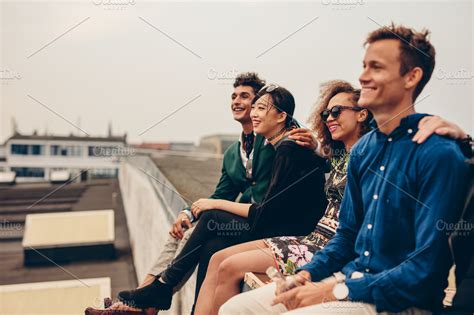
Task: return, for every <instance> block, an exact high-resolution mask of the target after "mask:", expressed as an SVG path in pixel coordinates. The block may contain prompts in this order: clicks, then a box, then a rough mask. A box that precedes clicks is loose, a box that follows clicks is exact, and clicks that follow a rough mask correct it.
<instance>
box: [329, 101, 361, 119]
mask: <svg viewBox="0 0 474 315" xmlns="http://www.w3.org/2000/svg"><path fill="white" fill-rule="evenodd" d="M345 109H349V110H353V111H356V112H360V111H361V110H363V109H364V108H362V107H359V106H342V105H336V106H334V107H333V108H331V109H325V110H323V111H322V112H321V114H320V115H321V119H322V121H324V122H326V121H328V118H329V116H332V117H333V118H334V119H337V118H338V117H339V115H341V113H342V111H343V110H345Z"/></svg>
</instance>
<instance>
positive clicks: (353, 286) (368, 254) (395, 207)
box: [221, 25, 468, 314]
mask: <svg viewBox="0 0 474 315" xmlns="http://www.w3.org/2000/svg"><path fill="white" fill-rule="evenodd" d="M427 35H428V32H422V33H420V32H415V31H413V30H411V29H409V28H406V27H403V26H398V27H396V26H394V25H392V26H391V27H389V28H381V29H378V30H376V31H374V32H372V33H370V34H369V36H368V38H367V41H366V45H367V49H366V53H365V57H364V62H363V65H364V69H363V72H362V74H361V76H360V78H359V80H360V83H361V86H362V93H361V97H360V100H359V105H360V106H363V107H366V108H367V109H369V110H371V112H372V113H373V114H374V118H375V120H376V122H377V125H378V128H376V129H375V130H373V131H372V132H370V133H368V134H367V135H365V136H364V137H362V138H361V139H360V140H359V142H358V143H357V144H356V145H355V146H354V147H353V148H352V151H351V155H350V162H349V166H348V176H347V184H346V185H347V186H346V190H345V193H344V198H343V201H342V205H341V210H340V215H339V221H340V222H339V227H338V229H337V232H336V235H335V236H334V238H333V239H332V240H331V241H330V242H329V243H328V244H327V245H326V247H325V248H323V249H322V250H321V251H319V252H317V253H316V254H315V255H314V257H313V259H312V261H311V262H310V263H308V264H307V265H305V266H304V267H303V268H301V271H300V272H299V273H298V275H296V276H295V277H294V279H295V280H297V281H299V282H301V283H304V285H302V286H299V287H296V288H294V289H291V290H289V291H287V292H284V293H280V294H278V295H277V296H276V297H275V299H274V301H273V303H274V305H275V306H274V308H273V309H272V310H271V311H272V312H281V311H284V310H285V309H286V310H288V309H289V310H292V309H295V310H294V311H291V312H288V313H285V314H332V313H338V312H341V311H342V312H344V313H346V314H375V313H376V312H400V313H403V314H429V313H430V311H436V310H438V309H440V308H441V302H442V300H443V297H444V289H445V288H446V287H447V277H448V272H449V268H450V267H451V265H452V260H451V256H450V253H449V249H448V235H449V231H448V230H446V229H444V228H442V227H446V226H449V224H450V223H455V222H456V221H457V219H458V218H459V215H460V212H461V209H462V201H463V198H464V194H465V191H466V186H467V175H468V167H467V165H466V164H465V163H464V160H465V157H464V156H463V155H462V153H461V150H460V148H459V147H458V145H457V144H456V142H455V141H453V140H451V139H447V138H443V137H441V136H438V135H433V136H431V137H430V138H429V139H427V140H426V142H425V143H423V144H421V145H420V144H418V143H416V141H415V140H416V139H413V136H414V135H415V133H416V132H417V130H418V122H419V121H420V119H422V118H423V117H425V116H426V115H425V114H417V113H415V110H414V103H415V99H416V98H417V97H418V95H419V94H420V93H421V91H422V89H423V87H424V86H425V85H426V83H427V82H428V81H429V79H430V77H431V74H432V72H433V69H434V64H435V50H434V48H433V46H432V45H431V43H430V42H429V41H428V39H427ZM422 100H423V99H421V100H419V102H421V101H422ZM440 227H441V228H440ZM334 273H336V274H334ZM333 274H334V276H333ZM303 278H305V279H310V280H311V282H309V281H306V282H305V281H303V280H302V279H303ZM322 280H323V281H322ZM315 282H316V283H315ZM255 296H257V294H255ZM260 301H263V299H260ZM238 302H245V301H244V300H243V299H241V300H238V299H235V300H234V301H233V303H234V304H236V303H238ZM356 302H357V303H356ZM262 303H264V302H260V304H262ZM279 303H282V304H283V305H284V306H285V307H286V308H283V307H282V304H279ZM229 304H232V303H229ZM225 306H226V305H224V308H225ZM277 306H281V307H280V308H276V307H277ZM259 307H260V306H259V305H256V308H259ZM229 309H231V308H229ZM221 310H222V308H221ZM261 310H265V311H267V310H269V309H268V307H267V306H264V305H262V306H261ZM256 312H257V311H255V313H256ZM223 313H225V312H223Z"/></svg>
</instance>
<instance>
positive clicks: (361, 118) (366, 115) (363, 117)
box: [357, 109, 369, 123]
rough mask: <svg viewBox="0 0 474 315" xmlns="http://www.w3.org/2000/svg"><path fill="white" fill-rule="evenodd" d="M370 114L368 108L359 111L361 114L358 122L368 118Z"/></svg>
mask: <svg viewBox="0 0 474 315" xmlns="http://www.w3.org/2000/svg"><path fill="white" fill-rule="evenodd" d="M368 116H369V112H368V111H367V109H363V110H361V111H360V112H359V115H358V116H357V122H360V123H361V122H363V121H365V120H366V119H367V117H368Z"/></svg>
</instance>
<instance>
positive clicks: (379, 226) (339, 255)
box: [301, 114, 468, 312]
mask: <svg viewBox="0 0 474 315" xmlns="http://www.w3.org/2000/svg"><path fill="white" fill-rule="evenodd" d="M424 116H426V114H413V115H410V116H408V117H405V118H403V119H402V120H401V123H400V125H399V126H398V127H397V128H396V129H395V130H394V131H393V132H392V133H390V134H389V135H385V134H383V133H382V132H380V131H379V130H377V129H375V130H373V131H371V132H370V133H368V134H366V135H365V136H363V137H362V138H361V139H360V140H359V141H358V142H357V143H356V145H355V146H354V147H353V149H352V151H351V156H350V161H349V166H348V176H347V185H346V189H345V192H344V197H343V200H342V204H341V210H340V216H339V227H338V229H337V232H336V235H335V236H334V238H333V239H332V240H331V241H330V242H329V243H328V244H327V245H326V247H325V248H323V249H322V250H321V251H319V252H317V253H316V254H315V255H314V257H313V259H312V261H311V262H310V263H308V264H307V265H305V266H303V267H302V268H301V269H302V270H307V271H308V272H310V273H311V278H312V281H319V280H321V279H323V278H326V277H329V276H331V275H332V273H334V272H336V271H341V270H342V272H343V273H344V274H345V275H346V284H347V286H348V288H349V299H350V300H353V301H362V302H365V303H370V304H375V306H376V309H377V311H378V312H382V311H389V312H400V311H402V310H404V309H407V308H409V307H419V308H422V309H428V310H435V309H438V308H440V307H441V301H442V300H443V297H444V289H445V288H446V287H447V284H448V283H447V277H448V272H449V268H450V267H451V265H452V259H451V256H450V252H449V248H448V241H447V238H448V236H449V232H450V231H449V230H448V228H447V227H449V224H450V223H455V222H456V220H457V219H458V217H459V215H460V213H461V209H462V203H463V198H464V194H465V191H466V187H467V183H468V181H467V179H468V166H467V164H466V163H464V160H465V158H464V156H463V155H462V153H461V150H460V149H459V147H458V145H457V144H456V142H455V141H453V140H450V139H447V138H443V137H440V136H438V135H432V136H431V137H430V138H428V139H427V140H426V141H425V142H424V143H423V144H416V143H414V142H413V141H412V137H413V135H414V134H415V133H416V131H417V128H418V127H417V126H418V122H419V120H420V119H421V118H423V117H424Z"/></svg>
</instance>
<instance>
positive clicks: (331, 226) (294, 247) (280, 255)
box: [264, 154, 349, 275]
mask: <svg viewBox="0 0 474 315" xmlns="http://www.w3.org/2000/svg"><path fill="white" fill-rule="evenodd" d="M348 161H349V155H348V154H345V155H344V156H342V157H339V158H333V159H331V172H330V173H329V177H328V179H327V181H326V184H325V187H324V190H325V192H326V197H327V199H328V206H327V208H326V212H325V213H324V216H323V217H322V218H321V220H319V222H318V224H317V225H316V228H315V230H314V231H313V232H311V234H309V235H307V236H280V237H273V238H267V239H265V240H264V242H265V243H266V244H267V246H268V247H269V248H270V249H271V250H272V252H273V256H274V257H275V260H276V265H277V267H278V269H280V271H281V272H282V273H283V274H285V275H292V274H294V273H295V272H296V269H297V268H299V267H301V266H303V265H305V264H307V263H308V262H310V261H311V259H312V258H313V255H314V253H315V252H316V251H318V250H320V249H321V248H323V247H324V246H325V245H326V244H327V243H328V242H329V240H330V239H331V238H332V237H333V236H334V234H335V233H336V228H337V226H338V224H339V207H340V205H341V201H342V196H343V194H344V188H345V186H346V178H347V163H348Z"/></svg>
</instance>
